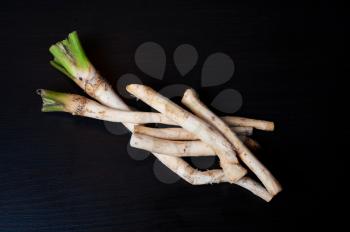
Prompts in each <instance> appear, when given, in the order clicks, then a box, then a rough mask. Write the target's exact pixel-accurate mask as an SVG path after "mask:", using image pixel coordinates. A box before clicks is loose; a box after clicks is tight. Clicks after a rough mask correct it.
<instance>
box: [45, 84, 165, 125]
mask: <svg viewBox="0 0 350 232" xmlns="http://www.w3.org/2000/svg"><path fill="white" fill-rule="evenodd" d="M45 91H47V90H41V92H42V93H45ZM56 93H57V94H60V95H64V96H65V97H66V101H64V102H61V103H60V104H61V105H62V106H63V111H65V112H67V113H71V114H73V115H78V116H84V117H88V118H95V119H100V120H105V121H110V122H122V123H130V122H133V123H134V122H136V123H158V122H163V123H168V122H169V121H170V120H169V119H168V118H166V117H164V116H163V115H162V114H159V113H153V112H136V111H125V110H118V109H112V108H109V107H106V106H104V105H101V104H99V103H97V102H96V101H93V100H90V99H88V98H86V97H83V96H80V95H76V94H68V93H58V92H56Z"/></svg>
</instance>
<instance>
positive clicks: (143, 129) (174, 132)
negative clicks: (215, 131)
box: [134, 126, 253, 140]
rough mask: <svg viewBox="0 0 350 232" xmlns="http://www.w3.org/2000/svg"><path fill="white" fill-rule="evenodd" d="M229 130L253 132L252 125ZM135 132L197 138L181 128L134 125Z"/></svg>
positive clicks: (168, 137) (167, 137)
mask: <svg viewBox="0 0 350 232" xmlns="http://www.w3.org/2000/svg"><path fill="white" fill-rule="evenodd" d="M230 129H231V130H233V131H234V132H236V133H237V134H238V135H242V136H247V135H252V134H253V128H252V127H231V128H230ZM134 132H135V133H140V134H145V135H150V136H153V137H156V138H160V139H169V140H198V139H199V138H198V137H197V135H195V134H192V133H190V132H188V131H186V130H184V129H183V128H179V127H173V128H152V127H147V126H135V128H134Z"/></svg>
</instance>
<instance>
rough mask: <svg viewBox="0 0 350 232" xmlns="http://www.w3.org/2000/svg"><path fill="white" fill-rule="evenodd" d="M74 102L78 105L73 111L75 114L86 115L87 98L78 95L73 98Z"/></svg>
mask: <svg viewBox="0 0 350 232" xmlns="http://www.w3.org/2000/svg"><path fill="white" fill-rule="evenodd" d="M73 102H75V103H76V107H75V109H74V111H73V114H74V115H84V112H85V106H86V103H87V99H86V98H83V97H80V96H77V97H74V98H73Z"/></svg>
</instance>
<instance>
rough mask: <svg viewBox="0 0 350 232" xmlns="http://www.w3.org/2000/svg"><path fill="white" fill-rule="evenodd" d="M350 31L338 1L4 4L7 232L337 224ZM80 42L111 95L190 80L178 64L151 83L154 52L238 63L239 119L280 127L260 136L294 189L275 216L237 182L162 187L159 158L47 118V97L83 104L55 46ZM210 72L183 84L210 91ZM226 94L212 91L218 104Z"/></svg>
mask: <svg viewBox="0 0 350 232" xmlns="http://www.w3.org/2000/svg"><path fill="white" fill-rule="evenodd" d="M343 26H344V22H343V21H342V20H341V19H340V18H338V14H337V9H336V8H335V6H334V5H333V4H330V3H329V2H328V1H320V2H319V3H314V4H307V3H305V2H297V1H289V3H285V4H284V5H281V3H267V2H265V3H263V2H258V1H257V2H246V3H244V4H241V3H229V2H226V3H214V2H212V3H210V1H183V2H176V3H170V2H164V3H162V2H153V3H152V2H151V1H126V2H117V1H116V2H115V3H107V2H103V1H95V2H86V1H75V2H72V1H64V0H63V1H36V3H29V2H27V1H11V2H5V3H2V5H1V8H0V28H1V32H0V33H1V36H0V51H1V55H0V70H1V74H0V76H1V77H0V78H1V87H2V89H1V106H2V109H1V113H0V231H4V232H14V231H16V232H17V231H256V230H258V229H268V230H274V229H279V230H281V228H284V229H282V231H283V230H285V229H294V228H300V227H301V224H302V223H304V222H308V223H307V224H308V225H309V226H310V227H311V228H313V227H314V226H315V225H316V224H317V225H319V226H325V225H326V224H328V223H329V219H327V220H323V219H324V218H326V217H327V209H326V208H327V206H328V205H330V204H333V203H331V195H332V193H335V192H336V191H337V188H336V185H337V182H338V181H339V180H338V177H340V176H341V175H342V174H343V173H342V172H343V169H342V165H344V164H342V163H337V162H335V161H334V160H333V159H332V158H331V157H332V156H331V155H336V154H334V152H335V150H334V148H332V145H333V138H334V136H335V134H334V131H332V130H331V128H330V126H331V123H330V122H331V119H332V118H331V112H332V106H333V99H334V96H335V91H336V88H337V84H336V78H337V75H338V74H337V71H336V70H337V67H336V62H337V52H339V51H340V49H342V47H343V43H344V40H343V35H342V34H341V33H342V31H341V30H343ZM72 30H78V31H79V33H80V37H81V40H82V42H83V45H84V47H85V48H86V50H87V54H88V56H89V57H90V58H91V60H92V62H93V63H94V64H95V66H96V67H97V68H98V69H99V70H100V71H101V73H102V74H103V75H104V76H105V77H107V79H109V80H110V81H111V82H112V83H115V81H116V79H117V78H118V77H119V76H120V75H122V74H124V73H128V72H131V73H135V74H137V75H138V76H139V77H140V78H141V79H142V80H143V81H144V82H145V83H147V84H149V85H152V86H154V87H155V88H156V89H159V88H160V87H162V86H165V85H167V84H169V83H181V82H182V80H183V79H182V80H180V81H179V79H177V78H179V77H178V74H177V72H176V70H175V68H174V65H173V64H172V62H171V59H168V62H167V71H166V79H165V80H164V81H163V82H158V81H156V80H153V79H151V78H149V77H147V76H146V75H142V73H141V72H140V70H138V68H137V67H136V65H135V63H134V58H133V56H134V52H135V49H136V48H137V47H138V46H139V45H140V44H141V43H143V42H145V41H155V42H157V43H159V44H161V45H162V46H163V47H164V48H165V51H166V54H167V56H168V57H171V56H172V52H173V50H174V49H175V48H176V46H177V45H179V44H182V43H190V44H192V45H194V46H195V47H196V48H197V49H198V52H199V64H202V63H203V61H204V59H205V57H207V56H208V55H209V54H211V53H213V52H217V51H222V52H225V53H227V54H229V55H230V56H232V57H233V59H234V61H235V64H236V72H235V75H234V78H233V79H232V80H231V81H230V82H229V83H227V84H225V87H227V86H230V87H233V88H236V89H238V90H239V91H240V92H241V93H242V95H243V99H244V105H243V107H242V109H241V110H240V111H239V112H238V114H239V115H245V116H252V117H257V118H265V119H269V120H273V121H275V122H276V125H277V129H276V131H275V132H274V133H262V132H261V133H257V134H256V135H255V136H254V137H255V138H256V139H257V140H258V141H259V142H260V143H261V144H262V146H263V148H264V149H263V150H262V151H261V152H260V153H259V154H258V156H259V158H260V159H261V160H262V161H263V162H264V163H265V164H266V165H267V166H268V167H269V168H270V169H271V171H272V172H273V173H274V174H275V175H276V176H277V178H278V179H279V180H280V181H281V183H282V185H283V186H284V191H283V192H282V193H281V194H280V195H278V196H277V197H276V198H275V199H274V200H273V201H272V202H271V203H269V204H267V203H265V202H263V201H261V200H260V199H258V198H256V197H254V196H253V195H251V194H250V193H248V192H246V191H245V190H243V189H241V188H239V187H236V186H233V185H229V184H220V185H212V186H191V185H189V184H187V183H185V182H183V181H180V182H178V183H176V184H172V185H167V184H162V183H161V182H159V181H158V180H157V179H156V178H155V176H154V174H153V171H152V165H153V161H154V158H153V157H149V158H148V159H146V160H144V161H135V160H133V159H131V158H130V157H129V156H128V155H127V153H126V145H127V143H128V139H129V135H125V136H115V135H112V134H110V133H108V132H107V131H106V129H105V127H104V125H103V123H102V122H100V121H96V120H91V119H84V118H77V117H72V116H70V115H65V114H44V113H41V112H40V104H41V102H40V99H39V97H38V96H36V95H35V93H34V92H35V89H37V88H48V89H53V90H57V91H66V92H75V93H80V94H81V93H82V92H81V90H80V89H79V88H77V87H76V86H75V85H74V83H72V82H71V81H70V80H69V79H68V78H66V77H63V75H61V74H60V73H58V72H57V71H56V70H54V69H53V68H52V67H50V65H49V64H48V61H49V60H50V59H51V56H50V55H49V53H48V47H49V46H50V45H51V44H52V43H54V42H56V41H59V40H61V39H63V38H64V37H65V36H66V35H67V34H68V33H69V32H71V31H72ZM200 67H201V65H199V66H198V67H196V70H197V71H196V70H195V71H193V72H192V74H191V75H192V76H193V77H192V79H191V78H188V79H186V80H184V82H185V83H187V84H190V85H192V86H193V87H195V88H197V89H198V88H199V83H200V82H199V75H200ZM223 88H224V87H223V86H221V87H214V88H204V89H200V90H199V92H200V94H201V95H202V96H204V97H203V100H204V101H205V102H210V100H211V99H212V97H213V96H214V95H215V93H217V92H218V91H220V90H221V89H223ZM128 102H129V103H130V104H132V105H134V106H136V103H135V102H134V101H132V100H128ZM137 105H138V106H141V105H142V104H140V103H137ZM325 170H328V171H327V172H325ZM336 170H337V171H336ZM331 181H332V186H329V185H328V184H327V183H331ZM306 226H307V225H306ZM303 228H305V226H304V227H303Z"/></svg>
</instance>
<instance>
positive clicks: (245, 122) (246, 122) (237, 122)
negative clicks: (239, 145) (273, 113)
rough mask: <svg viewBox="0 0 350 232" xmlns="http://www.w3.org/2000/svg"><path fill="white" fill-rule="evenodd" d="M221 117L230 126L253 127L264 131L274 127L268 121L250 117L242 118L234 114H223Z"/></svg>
mask: <svg viewBox="0 0 350 232" xmlns="http://www.w3.org/2000/svg"><path fill="white" fill-rule="evenodd" d="M221 119H222V120H223V121H224V122H225V123H226V124H227V125H230V126H247V127H253V128H255V129H258V130H264V131H273V130H274V129H275V124H274V123H273V122H270V121H265V120H259V119H252V118H243V117H236V116H224V117H221Z"/></svg>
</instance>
